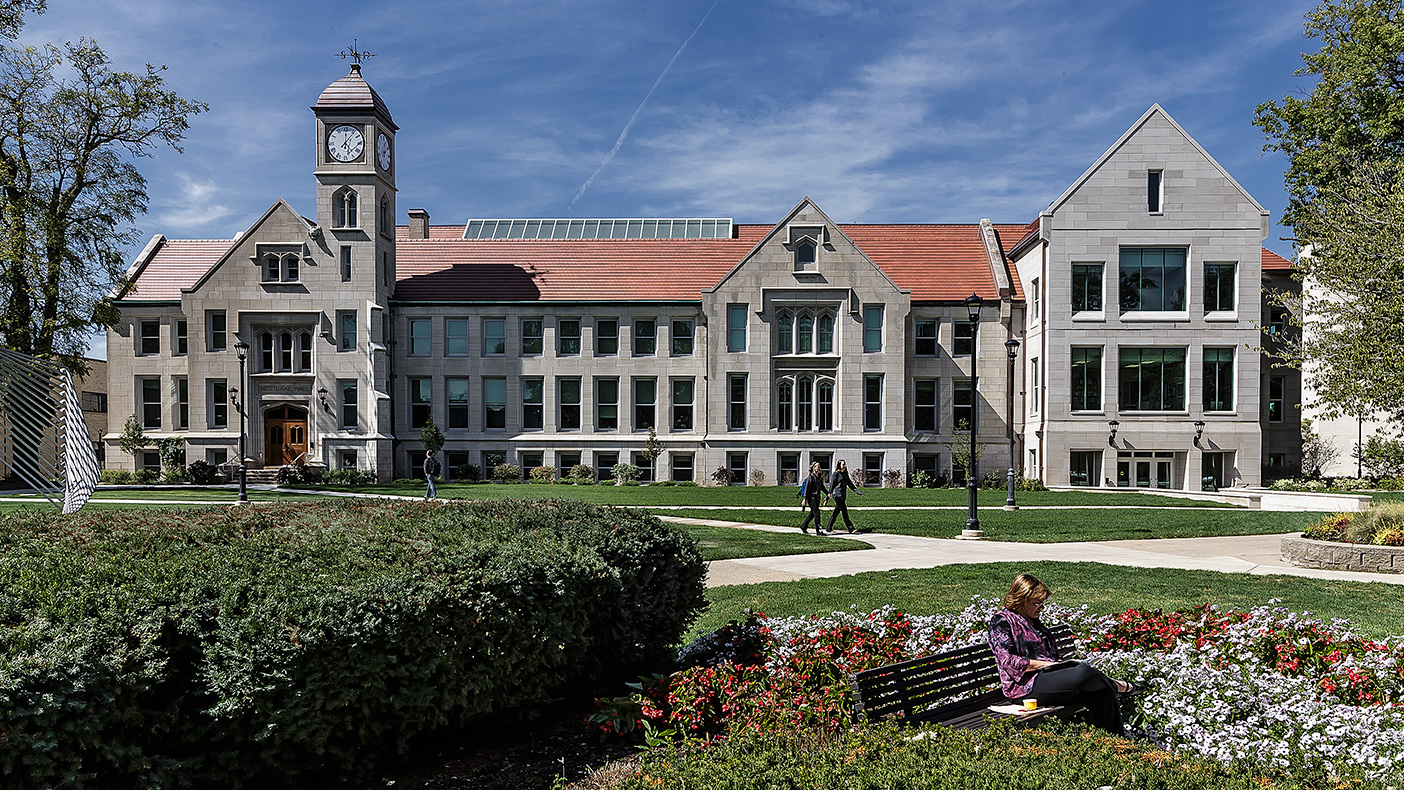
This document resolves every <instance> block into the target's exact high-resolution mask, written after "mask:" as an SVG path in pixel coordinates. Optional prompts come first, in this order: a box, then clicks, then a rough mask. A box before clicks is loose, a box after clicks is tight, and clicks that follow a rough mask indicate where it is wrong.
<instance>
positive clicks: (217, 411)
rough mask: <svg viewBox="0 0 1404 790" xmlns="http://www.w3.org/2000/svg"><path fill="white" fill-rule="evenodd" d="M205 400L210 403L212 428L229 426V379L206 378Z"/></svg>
mask: <svg viewBox="0 0 1404 790" xmlns="http://www.w3.org/2000/svg"><path fill="white" fill-rule="evenodd" d="M205 402H206V403H208V404H209V411H208V419H207V422H208V423H209V426H210V429H211V430H220V429H223V428H228V427H229V380H228V379H205Z"/></svg>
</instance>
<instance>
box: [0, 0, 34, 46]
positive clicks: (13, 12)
mask: <svg viewBox="0 0 1404 790" xmlns="http://www.w3.org/2000/svg"><path fill="white" fill-rule="evenodd" d="M44 6H45V0H3V1H0V38H5V39H13V38H14V37H15V36H18V35H19V32H20V28H22V27H24V12H25V11H33V12H34V13H36V14H42V13H44Z"/></svg>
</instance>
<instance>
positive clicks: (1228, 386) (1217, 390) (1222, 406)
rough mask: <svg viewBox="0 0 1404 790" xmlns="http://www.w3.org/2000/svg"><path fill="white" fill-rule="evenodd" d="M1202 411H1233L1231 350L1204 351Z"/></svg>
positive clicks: (1212, 349)
mask: <svg viewBox="0 0 1404 790" xmlns="http://www.w3.org/2000/svg"><path fill="white" fill-rule="evenodd" d="M1204 410H1205V411H1232V410H1233V349H1231V348H1206V349H1204Z"/></svg>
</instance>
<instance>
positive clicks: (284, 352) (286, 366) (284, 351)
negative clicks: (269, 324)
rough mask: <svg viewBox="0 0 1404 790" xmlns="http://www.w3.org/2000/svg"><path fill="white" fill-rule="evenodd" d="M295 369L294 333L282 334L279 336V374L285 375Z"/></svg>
mask: <svg viewBox="0 0 1404 790" xmlns="http://www.w3.org/2000/svg"><path fill="white" fill-rule="evenodd" d="M292 367H293V337H292V332H281V333H279V334H278V372H279V373H283V372H286V371H289V370H292Z"/></svg>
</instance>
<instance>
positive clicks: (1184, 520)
mask: <svg viewBox="0 0 1404 790" xmlns="http://www.w3.org/2000/svg"><path fill="white" fill-rule="evenodd" d="M659 512H660V513H662V512H663V511H659ZM849 513H850V514H851V515H852V516H853V523H854V524H855V525H857V526H859V527H871V528H872V529H873V530H874V531H875V532H894V533H898V534H902V535H921V536H924V537H933V538H950V537H955V536H956V535H959V534H960V531H961V530H962V529H964V528H965V517H966V513H965V511H964V510H868V511H865V510H863V508H861V507H853V506H852V505H850V506H849ZM668 515H675V516H686V517H690V518H709V517H710V518H724V519H726V520H728V521H744V522H749V523H753V524H775V525H780V526H792V527H796V528H798V527H799V524H800V522H801V521H802V520H804V515H803V513H802V512H801V511H800V509H799V508H798V507H795V508H793V509H791V510H742V509H737V510H728V511H725V512H724V513H717V512H716V511H707V510H675V511H668ZM1320 517H1321V515H1320V514H1319V513H1278V512H1272V511H1262V510H1239V509H1235V510H1226V509H1215V510H1173V509H1167V508H1142V509H1136V510H1014V511H1008V510H1001V509H999V508H990V509H984V508H982V509H981V510H980V527H981V528H982V529H984V530H985V538H986V539H987V540H1008V541H1015V542H1019V543H1062V542H1066V541H1080V540H1131V539H1138V538H1196V537H1212V536H1220V535H1275V534H1280V533H1284V532H1298V531H1301V530H1302V529H1305V528H1306V525H1307V524H1310V523H1311V522H1312V521H1315V520H1316V519H1318V518H1320ZM824 519H825V523H826V524H827V523H828V514H827V512H826V513H825V515H824Z"/></svg>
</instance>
